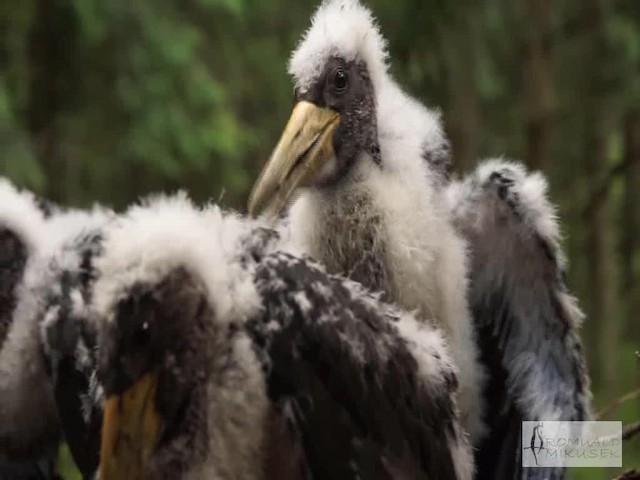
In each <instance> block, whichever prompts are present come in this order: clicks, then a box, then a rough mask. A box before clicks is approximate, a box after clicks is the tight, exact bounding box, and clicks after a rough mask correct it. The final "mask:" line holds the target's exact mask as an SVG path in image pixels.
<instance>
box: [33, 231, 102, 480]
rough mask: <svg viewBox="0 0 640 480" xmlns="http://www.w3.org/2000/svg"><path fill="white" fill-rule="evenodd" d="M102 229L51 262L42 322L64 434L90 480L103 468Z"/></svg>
mask: <svg viewBox="0 0 640 480" xmlns="http://www.w3.org/2000/svg"><path fill="white" fill-rule="evenodd" d="M101 248H102V235H101V229H100V228H97V229H95V228H89V229H88V230H86V231H81V232H80V233H79V234H78V236H76V237H72V238H70V239H69V240H68V241H67V242H65V244H64V245H63V246H62V248H61V249H60V250H59V251H56V252H55V255H53V256H52V257H51V258H50V259H49V262H48V270H49V274H50V276H51V282H49V284H48V288H46V290H45V292H44V294H43V297H44V299H43V303H44V308H45V310H44V311H45V313H44V315H43V316H42V318H43V321H42V323H41V325H40V335H41V342H42V345H43V347H44V354H45V355H44V357H45V360H46V364H47V369H48V371H49V374H50V377H51V382H52V385H53V394H54V399H55V403H56V406H57V411H58V416H59V418H60V423H61V426H62V432H63V434H64V437H65V440H66V442H67V444H68V446H69V449H70V451H71V454H72V456H73V459H74V461H75V463H76V465H77V466H78V468H79V470H80V471H81V472H82V474H83V475H84V477H85V478H90V477H91V476H92V475H93V474H94V473H95V471H96V469H97V466H98V453H99V449H100V445H99V442H100V426H101V424H102V407H103V401H104V399H103V392H102V387H101V385H100V383H99V382H98V380H97V374H96V371H97V333H96V327H95V324H94V321H95V319H94V317H93V316H92V314H91V299H92V293H93V283H94V280H95V276H96V271H95V268H94V264H93V262H94V260H95V258H96V256H97V255H99V254H100V253H101Z"/></svg>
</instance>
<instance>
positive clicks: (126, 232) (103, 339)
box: [95, 198, 267, 480]
mask: <svg viewBox="0 0 640 480" xmlns="http://www.w3.org/2000/svg"><path fill="white" fill-rule="evenodd" d="M234 222H236V219H235V218H234V217H232V216H229V217H224V219H223V217H222V216H221V215H220V214H219V212H217V210H216V211H213V210H211V211H207V212H206V213H205V212H200V211H197V210H196V209H195V208H194V207H192V206H191V205H190V204H189V202H187V201H186V200H184V199H181V198H177V199H173V200H171V201H166V202H164V201H159V202H156V203H155V204H152V205H151V206H149V207H148V208H147V207H143V208H134V209H133V210H132V211H131V212H129V213H128V214H127V215H125V216H124V217H123V218H122V219H121V220H120V221H119V222H118V224H117V225H114V226H113V228H110V229H107V231H106V233H105V242H104V254H103V256H102V257H101V258H100V259H99V260H98V261H97V264H96V265H97V268H98V271H99V272H100V276H99V279H98V281H97V283H96V287H95V299H96V300H95V304H96V312H97V315H98V317H99V319H100V320H99V339H100V341H99V344H100V352H99V378H100V381H101V382H102V384H103V385H104V390H105V395H106V403H105V408H104V417H103V425H102V442H101V455H100V478H101V479H103V480H111V479H123V478H126V479H142V478H172V479H174V478H182V476H183V475H185V474H187V473H189V472H193V471H198V472H207V474H206V475H205V473H201V474H202V476H203V477H205V478H208V477H209V476H211V477H214V478H217V477H218V476H219V475H220V476H224V475H222V474H220V473H219V472H227V473H228V472H231V475H230V476H231V477H233V478H244V477H242V475H239V476H238V477H235V475H236V474H238V472H240V471H242V469H243V468H250V467H251V462H252V461H255V462H257V461H258V460H257V459H258V458H259V457H260V455H259V452H260V448H259V447H260V446H259V445H258V444H259V443H260V438H261V437H260V435H255V436H251V435H248V433H247V432H253V431H255V428H256V425H259V424H260V421H261V420H260V419H261V418H262V417H261V415H262V413H263V412H264V409H261V408H260V405H266V404H267V403H266V402H267V400H266V393H265V390H264V384H263V383H261V382H262V381H263V380H262V379H263V377H262V372H261V370H260V367H259V365H258V364H257V362H254V361H253V360H252V359H253V357H252V353H251V350H250V349H247V348H245V347H247V345H249V340H248V339H247V338H246V337H243V335H242V333H241V332H240V331H239V330H238V329H237V328H235V322H236V321H237V320H238V319H242V318H244V316H245V315H246V313H245V310H246V309H249V310H251V309H253V308H255V307H256V306H257V304H258V303H257V302H258V300H257V294H256V293H255V290H254V289H253V283H252V282H251V281H250V276H249V275H248V274H247V273H243V272H244V270H243V268H242V266H241V262H240V261H239V259H238V258H235V257H234V255H233V253H231V252H230V251H229V250H226V249H225V248H226V247H225V245H227V243H225V242H226V241H225V234H229V232H230V231H231V230H234V228H235V227H236V225H237V226H238V228H241V227H240V225H241V222H240V221H239V220H238V221H237V223H234ZM223 224H224V225H223ZM233 244H234V242H229V243H228V245H229V248H230V249H231V248H232V247H233ZM243 339H244V340H243ZM252 385H254V386H255V389H253V390H252V388H251V386H252ZM252 395H254V396H255V398H253V397H252V398H249V397H251V396H252ZM261 402H262V403H261ZM236 447H237V448H236ZM247 459H250V460H247ZM251 459H253V460H251Z"/></svg>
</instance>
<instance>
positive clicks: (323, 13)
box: [289, 0, 388, 90]
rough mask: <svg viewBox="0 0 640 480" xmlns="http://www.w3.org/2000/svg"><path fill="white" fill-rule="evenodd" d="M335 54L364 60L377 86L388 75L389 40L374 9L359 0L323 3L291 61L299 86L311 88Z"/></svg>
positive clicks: (291, 69) (338, 0)
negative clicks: (372, 11)
mask: <svg viewBox="0 0 640 480" xmlns="http://www.w3.org/2000/svg"><path fill="white" fill-rule="evenodd" d="M332 56H340V57H341V58H343V59H344V60H346V61H351V60H355V59H358V60H362V61H364V62H365V64H366V65H367V68H368V70H369V74H370V75H371V78H372V80H373V83H374V87H375V86H378V85H379V84H380V83H381V80H382V79H383V78H384V76H385V75H386V72H387V57H388V54H387V42H386V40H385V39H384V38H383V37H382V34H381V33H380V29H379V28H378V25H377V22H376V20H375V19H374V17H373V15H372V14H371V12H370V11H369V10H368V9H367V8H365V7H364V6H362V5H361V4H360V2H359V1H358V0H327V1H325V2H323V3H322V5H320V8H318V10H317V11H316V13H315V15H314V16H313V18H312V20H311V27H309V29H308V30H307V31H306V33H305V34H304V37H303V38H302V41H301V42H300V44H299V45H298V47H297V48H296V50H295V51H294V52H293V54H292V56H291V59H290V61H289V73H290V74H291V75H293V77H294V79H295V82H296V86H297V87H298V88H300V89H301V90H305V89H307V88H308V87H309V86H310V85H311V84H312V83H313V81H314V80H315V79H316V78H317V77H318V75H319V74H320V73H321V72H322V68H323V67H324V65H325V63H326V61H327V60H328V59H329V58H330V57H332Z"/></svg>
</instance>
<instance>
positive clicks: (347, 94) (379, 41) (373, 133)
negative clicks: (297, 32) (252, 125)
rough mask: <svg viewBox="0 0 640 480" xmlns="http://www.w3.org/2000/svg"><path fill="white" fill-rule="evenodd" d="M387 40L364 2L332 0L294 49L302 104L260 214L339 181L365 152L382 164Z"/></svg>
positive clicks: (259, 188) (256, 203)
mask: <svg viewBox="0 0 640 480" xmlns="http://www.w3.org/2000/svg"><path fill="white" fill-rule="evenodd" d="M386 58H387V53H386V42H385V40H384V39H383V38H382V36H381V34H380V32H379V30H378V27H377V25H376V23H375V21H374V19H373V17H372V16H371V13H370V12H369V11H368V10H367V9H366V8H364V7H362V6H361V5H360V4H359V3H358V2H357V1H353V0H337V1H329V2H325V3H323V4H322V6H321V7H320V8H319V9H318V11H317V12H316V13H315V15H314V17H313V20H312V25H311V28H310V29H309V30H308V31H307V32H306V34H305V36H304V38H303V39H302V42H301V43H300V45H299V46H298V48H297V49H296V51H295V52H294V53H293V55H292V57H291V61H290V64H289V72H290V73H291V74H292V76H293V77H294V80H295V105H294V108H293V112H292V114H291V118H290V120H289V123H288V124H287V126H286V127H285V130H284V133H283V134H282V137H281V139H280V142H279V143H278V145H277V147H276V149H275V151H274V152H273V154H272V156H271V159H270V160H269V162H268V163H267V165H266V166H265V168H264V170H263V172H262V175H261V176H260V180H258V182H257V183H256V185H255V187H254V190H253V193H252V196H251V199H250V204H249V210H250V212H251V213H252V214H256V213H258V211H259V210H260V209H262V208H263V207H265V206H267V205H269V204H271V203H272V202H273V203H274V204H273V207H275V210H276V211H277V210H281V209H282V208H283V207H284V206H285V205H286V204H287V202H288V201H289V199H290V198H291V195H292V194H293V193H294V191H295V190H296V189H297V188H298V187H304V186H325V185H331V184H335V183H336V182H338V181H340V180H341V179H342V178H344V177H345V175H347V174H348V173H349V172H350V170H351V168H352V167H353V165H354V164H355V162H356V161H357V160H358V158H359V157H360V156H363V155H364V156H366V158H367V161H370V162H373V163H374V164H378V165H379V164H380V162H381V158H380V145H379V141H378V125H377V113H378V112H377V106H376V103H377V99H376V90H377V89H378V88H379V87H381V85H380V83H381V82H383V81H384V80H385V77H386V76H387V73H386V72H387V64H386Z"/></svg>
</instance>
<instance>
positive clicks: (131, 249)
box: [95, 194, 259, 321]
mask: <svg viewBox="0 0 640 480" xmlns="http://www.w3.org/2000/svg"><path fill="white" fill-rule="evenodd" d="M252 225H253V226H254V227H255V226H257V225H256V224H254V223H253V222H249V221H247V220H242V219H241V218H240V217H239V216H237V215H234V214H226V213H223V212H221V211H220V209H219V208H218V207H215V206H211V207H208V208H206V209H199V208H196V207H195V206H194V205H193V204H192V203H191V201H190V200H189V199H188V198H187V197H186V195H184V194H180V195H177V196H174V197H162V196H159V197H155V198H152V199H150V200H149V201H147V202H145V203H144V204H142V205H140V206H135V207H133V208H131V209H130V210H129V211H128V212H126V213H125V214H124V215H123V216H122V217H120V218H118V220H117V221H115V222H113V224H112V225H111V226H110V227H109V228H107V229H106V231H105V240H104V254H103V256H101V257H100V258H99V259H98V260H97V261H96V267H97V269H98V271H99V279H98V281H97V283H96V287H95V295H96V298H95V305H96V310H97V312H98V313H99V314H100V316H101V317H103V318H106V319H109V317H110V313H111V312H112V309H113V307H114V306H115V304H116V303H117V302H118V301H119V300H120V299H121V298H122V297H123V296H124V295H125V294H126V292H127V290H128V289H129V288H130V287H131V286H132V285H135V284H137V283H147V284H151V285H153V284H155V283H157V282H160V281H161V280H162V279H163V278H164V277H165V276H166V275H168V274H169V273H170V272H171V271H173V270H175V269H177V268H184V269H186V270H187V271H188V272H190V273H191V274H192V275H194V276H195V277H196V278H198V279H199V280H201V281H202V283H203V285H204V286H205V288H206V289H207V291H208V294H209V298H210V299H212V302H211V303H212V307H213V308H214V311H215V312H216V316H217V318H218V319H219V320H221V321H227V320H229V319H231V318H232V317H233V318H237V319H241V318H244V317H245V316H246V315H248V314H249V313H250V312H252V311H253V310H254V309H255V308H259V297H258V294H257V292H256V290H255V286H254V284H253V282H252V278H251V275H249V273H248V272H247V270H246V268H243V267H242V265H241V262H239V261H238V258H237V257H236V254H237V253H238V249H239V248H240V243H241V242H240V240H241V239H242V238H243V237H244V236H245V235H247V234H248V232H249V231H250V228H251V227H252ZM107 321H108V320H107Z"/></svg>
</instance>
